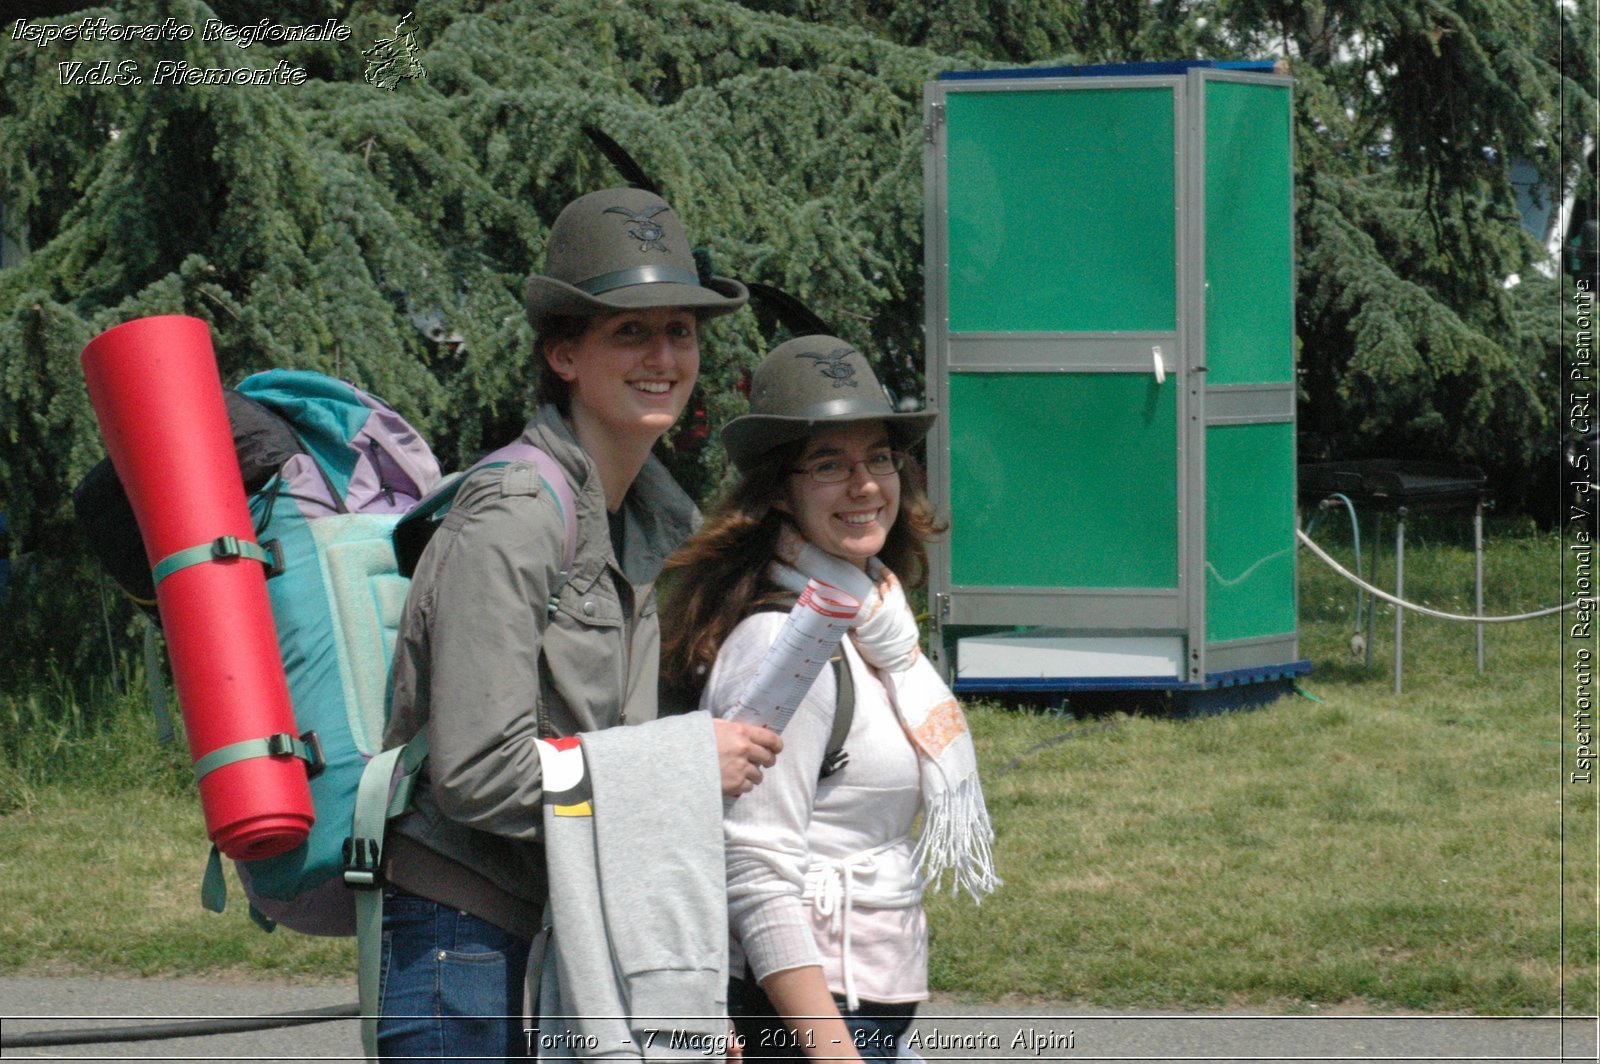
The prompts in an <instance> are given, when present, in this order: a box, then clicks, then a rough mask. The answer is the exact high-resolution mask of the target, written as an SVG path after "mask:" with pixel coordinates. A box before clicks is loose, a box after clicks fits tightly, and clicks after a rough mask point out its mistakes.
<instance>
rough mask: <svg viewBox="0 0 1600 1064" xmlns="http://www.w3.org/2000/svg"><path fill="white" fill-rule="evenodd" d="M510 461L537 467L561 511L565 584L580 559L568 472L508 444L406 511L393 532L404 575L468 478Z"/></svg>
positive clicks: (536, 452)
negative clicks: (575, 560)
mask: <svg viewBox="0 0 1600 1064" xmlns="http://www.w3.org/2000/svg"><path fill="white" fill-rule="evenodd" d="M511 462H529V463H531V464H532V465H534V466H535V467H536V468H537V469H538V470H539V479H540V480H541V481H543V482H544V484H545V486H546V487H547V488H548V489H549V490H550V493H551V494H552V495H553V496H555V500H556V507H557V509H559V510H560V511H561V522H562V527H563V528H564V530H565V539H564V540H563V550H562V560H561V582H562V583H565V582H566V578H567V575H568V574H569V573H571V572H572V563H573V561H574V559H576V558H577V556H578V501H577V498H576V497H575V496H574V495H573V494H572V485H571V484H570V483H568V481H567V474H566V471H565V470H563V469H562V468H561V464H560V463H559V462H557V461H556V460H555V458H554V457H553V456H552V455H551V454H550V453H549V452H548V451H545V450H542V449H540V448H538V447H535V446H534V445H533V444H531V443H508V444H506V445H505V446H504V447H500V448H497V449H496V450H493V451H490V452H489V453H488V454H486V455H484V456H483V457H482V458H480V459H478V461H476V462H474V463H473V464H472V465H471V466H470V467H469V468H468V469H467V470H466V471H465V472H463V473H459V474H457V475H455V476H452V477H447V478H446V479H444V480H442V481H440V482H439V485H438V486H437V487H435V488H434V489H433V490H432V491H430V492H429V493H428V495H427V497H426V498H424V499H423V500H422V501H421V502H419V503H417V505H415V506H413V507H412V508H411V509H410V510H408V511H407V512H406V515H405V516H404V517H402V518H401V519H400V523H399V524H398V525H396V526H395V530H394V548H395V557H396V561H397V562H398V564H399V567H400V575H401V576H406V577H409V576H411V575H412V574H413V573H414V572H416V567H417V561H418V559H420V558H421V557H422V549H423V548H424V547H426V546H427V545H428V540H430V539H432V538H433V533H434V531H435V529H437V528H438V525H439V522H440V521H442V520H444V516H445V514H447V513H449V512H450V507H451V506H453V505H454V504H455V499H456V493H457V492H459V491H460V490H461V485H462V483H463V482H464V481H465V480H466V479H467V477H469V476H471V475H472V474H473V473H476V472H477V471H478V470H480V469H489V468H492V467H494V466H503V465H507V464H509V463H511ZM559 592H560V587H559V586H558V587H556V588H555V589H554V590H553V592H552V596H551V597H552V600H553V599H554V598H555V596H556V594H559Z"/></svg>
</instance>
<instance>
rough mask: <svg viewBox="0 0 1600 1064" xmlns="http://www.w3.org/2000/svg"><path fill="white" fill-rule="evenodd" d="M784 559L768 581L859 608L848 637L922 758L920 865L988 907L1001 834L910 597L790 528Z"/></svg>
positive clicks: (883, 573)
mask: <svg viewBox="0 0 1600 1064" xmlns="http://www.w3.org/2000/svg"><path fill="white" fill-rule="evenodd" d="M777 553H778V558H777V560H776V561H774V562H773V563H772V566H771V569H770V575H771V576H772V578H773V580H774V581H776V582H777V583H778V584H779V585H780V586H781V587H785V588H788V589H789V590H792V591H795V592H797V593H798V592H800V591H803V590H804V589H805V586H806V583H807V581H808V580H813V579H814V580H818V581H821V582H822V583H826V584H831V585H832V586H834V587H837V588H839V589H841V590H843V591H846V592H848V593H849V594H850V595H852V596H853V597H855V598H856V599H858V600H860V602H861V603H862V606H861V612H860V613H859V614H857V615H856V619H855V621H854V622H853V623H852V626H851V633H850V638H851V639H852V641H853V642H854V643H855V645H856V649H857V650H858V651H860V653H861V657H862V658H863V659H864V660H865V661H866V662H867V663H868V664H869V665H872V666H873V667H875V668H876V669H878V671H879V673H880V675H881V676H882V677H883V679H884V680H885V683H884V686H885V688H886V689H887V690H888V692H889V702H890V704H891V705H892V706H894V709H895V712H896V713H897V714H898V715H899V717H900V725H901V727H902V728H904V729H905V732H906V734H907V735H908V736H909V737H910V738H911V742H912V745H913V746H915V747H916V749H917V753H918V754H919V755H920V756H919V758H918V761H919V763H920V765H921V770H922V772H921V774H922V804H923V818H922V835H921V838H919V839H918V840H917V847H916V851H915V853H914V854H913V860H914V862H915V863H916V864H917V866H918V867H919V868H920V869H921V871H922V876H923V879H924V881H925V882H927V883H928V884H929V885H930V886H932V887H933V888H934V889H935V890H937V889H938V887H939V886H940V884H941V881H942V879H943V877H944V873H945V872H947V871H948V872H951V873H953V874H954V881H953V882H952V883H951V885H950V891H951V893H952V894H953V893H955V892H956V890H957V888H965V890H966V891H967V893H968V894H970V895H972V900H973V901H975V902H981V901H982V900H983V897H982V896H983V895H984V894H988V893H990V892H991V891H993V890H994V889H995V888H996V887H998V886H1000V882H1001V881H1000V878H999V877H998V876H996V875H995V872H994V857H993V855H992V853H991V851H990V844H991V843H992V842H993V840H994V829H993V828H992V827H991V826H990V824H989V810H988V809H987V807H985V805H984V803H983V787H982V785H981V784H980V783H979V781H978V756H977V751H976V750H975V749H974V748H973V745H972V733H971V732H969V731H968V730H967V718H966V715H965V714H963V713H962V712H961V706H960V704H959V703H958V702H957V701H956V697H955V695H953V694H951V692H950V688H948V687H946V686H945V684H944V681H943V680H941V679H940V678H939V674H938V672H937V671H935V670H934V667H933V664H932V663H931V662H929V661H928V659H927V658H925V657H924V656H923V654H922V647H921V633H920V632H919V631H918V629H917V620H916V617H915V616H914V615H913V614H912V612H911V606H910V604H909V603H908V602H907V601H906V595H905V589H904V588H903V587H901V586H900V581H899V580H898V579H897V578H896V577H895V575H894V573H892V572H890V571H889V570H888V569H887V568H885V567H884V565H883V563H881V562H879V561H878V559H876V558H873V559H871V561H869V562H868V572H867V573H863V572H862V571H861V570H860V569H857V568H856V567H855V566H853V565H851V564H850V563H849V562H846V561H844V560H843V559H841V558H836V557H834V556H833V555H831V554H828V553H826V552H825V551H822V550H819V549H818V548H817V547H814V546H812V545H811V544H810V543H808V542H807V541H806V540H805V539H804V538H802V537H801V536H800V535H799V533H798V532H796V531H794V530H793V529H791V528H789V527H788V526H785V528H784V530H783V534H782V535H781V536H780V537H779V541H778V550H777ZM869 573H870V576H869Z"/></svg>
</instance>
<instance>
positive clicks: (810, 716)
mask: <svg viewBox="0 0 1600 1064" xmlns="http://www.w3.org/2000/svg"><path fill="white" fill-rule="evenodd" d="M784 619H785V614H782V613H770V612H768V613H757V614H753V615H752V616H750V617H748V618H746V619H745V620H744V621H743V622H742V623H740V624H739V626H738V627H736V628H735V629H734V630H733V632H732V633H731V634H730V635H729V637H728V639H727V641H726V642H725V643H724V644H723V646H722V650H721V652H720V653H719V654H718V656H717V661H716V664H715V665H714V666H713V668H712V670H711V677H710V679H709V681H708V682H707V684H706V690H705V694H704V695H703V697H702V699H701V708H703V709H709V710H710V711H712V712H713V713H715V714H717V715H719V716H721V715H725V714H726V713H727V712H729V711H730V710H731V708H732V707H733V704H734V703H735V701H736V700H737V699H738V697H739V695H740V694H741V693H742V692H743V691H744V689H745V686H746V685H747V683H748V682H749V680H750V677H751V676H753V675H754V673H755V671H756V669H757V667H758V666H759V665H760V663H761V660H762V658H763V657H764V656H765V655H766V652H767V650H768V648H769V647H770V646H771V645H772V643H773V642H774V641H775V640H776V639H777V637H778V633H779V631H780V630H781V629H782V628H783V623H784ZM844 646H845V659H846V661H847V662H848V663H849V666H850V671H851V676H852V678H853V679H854V680H855V712H854V715H853V717H852V719H851V724H850V732H849V734H848V735H847V736H846V739H845V747H844V748H845V751H846V752H847V753H848V755H849V762H848V763H847V764H846V765H845V766H844V767H843V768H842V769H840V770H839V771H837V772H835V773H833V774H832V775H830V776H829V777H828V778H827V779H825V780H822V781H820V783H819V781H818V779H817V776H818V771H819V769H820V767H821V764H822V758H823V755H824V754H825V752H826V749H827V745H828V737H829V734H830V733H831V731H832V728H833V712H834V706H835V704H836V702H837V685H836V682H835V680H834V675H833V670H832V669H824V670H823V671H822V673H821V675H820V676H818V678H817V681H816V683H815V684H813V685H812V688H811V691H810V693H808V694H807V696H806V698H805V700H804V701H803V702H801V704H800V707H799V709H798V710H797V711H796V712H795V715H794V718H793V719H792V720H791V721H790V722H789V726H788V727H787V728H786V729H785V730H784V733H783V752H782V753H781V754H779V755H778V761H777V764H776V765H774V766H772V767H771V768H769V769H766V770H765V773H764V776H763V779H762V781H761V783H760V784H759V785H757V787H756V788H755V790H753V791H751V792H750V793H749V794H746V795H743V796H741V797H739V798H737V799H734V800H732V801H731V802H729V803H728V805H727V812H726V814H725V817H724V822H723V823H724V829H725V833H726V839H727V861H728V905H729V918H730V920H731V922H732V930H733V934H734V938H735V940H736V947H735V956H734V958H733V968H732V970H733V971H734V973H735V974H738V973H739V972H740V971H741V970H742V969H743V967H744V963H745V962H746V961H747V962H748V965H749V967H750V969H751V970H752V971H753V973H754V975H755V976H756V978H758V979H762V978H765V977H766V976H768V975H770V974H771V973H773V972H777V971H783V970H785V969H788V968H798V967H801V966H804V965H809V964H820V965H822V968H823V972H824V975H825V976H826V977H827V980H828V985H829V988H830V989H831V990H832V991H833V992H834V993H836V994H841V995H842V994H845V993H847V991H848V990H849V989H852V988H853V989H854V990H855V991H856V994H857V996H858V997H859V998H861V999H862V1000H866V1001H878V1002H907V1001H921V1000H924V999H925V998H926V997H927V996H928V995H927V970H928V961H927V956H928V954H927V948H928V947H927V924H926V920H925V918H924V916H923V912H922V905H921V898H922V881H921V878H920V877H919V876H918V875H917V872H916V870H915V868H914V867H913V866H912V864H911V851H912V848H913V845H914V842H915V840H914V839H912V838H911V837H910V834H909V833H910V831H911V829H912V826H913V824H914V822H915V820H916V818H917V814H918V813H919V812H920V811H921V807H922V790H921V783H920V776H919V773H918V764H917V753H916V751H915V749H914V748H913V747H912V745H911V742H910V740H909V739H908V738H907V737H906V734H905V732H904V730H903V729H902V728H901V726H900V721H899V718H898V717H897V716H896V715H895V712H894V709H893V708H892V707H891V706H890V704H889V699H888V694H887V693H886V692H885V690H884V688H883V684H882V683H881V682H880V681H879V680H878V678H877V676H876V675H875V674H874V672H873V670H872V669H871V667H870V666H868V665H867V664H866V663H865V662H863V661H862V660H861V658H860V656H859V655H858V654H857V653H856V652H855V648H854V647H853V646H851V645H850V642H849V640H846V641H845V644H844ZM830 869H831V871H830ZM847 892H848V894H849V895H850V901H849V903H848V904H847V901H846V898H845V894H846V893H847ZM847 908H848V910H849V912H848V920H846V919H845V917H846V909H847ZM847 946H848V948H847Z"/></svg>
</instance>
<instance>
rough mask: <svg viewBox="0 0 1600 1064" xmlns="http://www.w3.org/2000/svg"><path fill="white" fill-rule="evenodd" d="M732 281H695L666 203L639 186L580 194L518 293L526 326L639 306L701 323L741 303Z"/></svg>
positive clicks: (689, 254) (685, 240) (689, 250)
mask: <svg viewBox="0 0 1600 1064" xmlns="http://www.w3.org/2000/svg"><path fill="white" fill-rule="evenodd" d="M749 298H750V293H749V292H748V291H746V290H745V287H744V285H742V284H740V283H739V282H738V281H735V280H734V279H733V278H731V277H712V278H710V279H708V280H707V281H705V283H702V282H701V279H700V274H699V271H698V270H697V269H696V267H695V260H694V249H693V247H692V246H691V245H690V243H689V234H688V233H687V232H686V231H685V230H684V228H683V223H682V222H681V221H679V220H678V215H677V213H676V212H674V211H673V209H672V208H671V207H670V206H668V205H667V202H666V201H665V200H663V199H662V198H661V197H660V196H657V195H656V194H655V193H653V192H646V191H644V190H643V189H638V188H608V189H602V190H601V191H599V192H591V193H589V194H588V195H586V196H579V197H578V198H577V199H575V200H573V201H572V202H571V203H569V204H567V205H566V207H565V208H564V209H563V210H562V211H561V214H560V215H558V216H557V217H556V221H555V224H554V225H552V226H551V227H550V239H549V240H548V241H547V242H546V244H545V272H544V273H543V274H536V275H534V276H532V277H530V278H528V284H527V287H526V288H525V289H524V291H523V300H524V304H525V306H526V307H527V310H528V321H529V322H531V323H532V324H533V328H534V330H535V331H536V332H542V331H543V330H544V325H545V323H546V322H547V321H549V320H550V319H551V318H552V317H557V316H563V315H567V316H576V317H589V316H591V315H595V314H611V313H615V312H617V311H622V310H637V309H639V308H641V307H687V308H689V309H692V310H694V311H695V312H696V313H697V314H698V315H699V316H701V317H703V318H710V317H715V316H717V315H719V314H727V313H729V312H731V311H735V310H738V309H739V308H740V307H742V306H744V304H745V302H746V300H748V299H749Z"/></svg>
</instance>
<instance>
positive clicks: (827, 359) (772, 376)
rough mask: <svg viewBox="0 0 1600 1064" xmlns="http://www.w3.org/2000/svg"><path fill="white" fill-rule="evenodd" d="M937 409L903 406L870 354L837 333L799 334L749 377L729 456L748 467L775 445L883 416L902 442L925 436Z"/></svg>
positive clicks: (728, 436) (730, 434)
mask: <svg viewBox="0 0 1600 1064" xmlns="http://www.w3.org/2000/svg"><path fill="white" fill-rule="evenodd" d="M938 416H939V415H938V412H937V411H934V410H918V411H916V412H914V413H900V412H898V411H896V410H895V408H894V405H893V404H892V403H891V402H890V401H889V393H888V392H886V391H884V389H883V385H881V384H879V383H878V378H877V375H876V374H874V373H873V372H872V366H871V364H870V363H868V362H867V359H866V356H864V355H862V354H861V352H859V351H857V350H856V349H855V348H853V347H851V346H850V345H849V344H847V343H845V342H844V341H843V340H840V339H838V338H836V337H833V336H801V337H798V338H797V339H794V340H789V341H787V342H785V343H781V344H779V345H778V346H777V347H775V348H773V349H772V353H771V354H769V355H768V356H767V357H766V358H764V359H762V360H761V365H759V366H757V367H756V370H755V373H754V374H752V375H751V378H750V412H749V413H748V414H745V415H743V416H741V417H736V418H734V419H733V420H732V421H730V422H728V424H727V426H726V427H725V428H724V429H723V430H722V443H723V446H725V447H726V448H727V450H728V457H729V458H731V459H732V460H733V464H734V465H736V466H738V467H739V468H740V469H741V470H744V471H749V469H750V467H751V466H753V465H754V464H755V463H756V461H757V460H758V459H760V458H761V456H762V455H764V454H766V453H767V452H768V451H770V450H772V449H773V448H774V447H779V446H782V445H783V444H785V443H789V442H791V441H794V440H800V439H804V438H805V437H807V436H809V435H811V434H812V433H813V432H815V431H817V430H818V429H819V428H824V427H826V426H829V425H839V424H847V423H849V422H852V421H882V422H883V423H884V424H885V425H887V426H888V429H889V433H890V435H891V436H893V438H894V440H895V443H896V444H897V445H898V446H901V447H907V446H910V445H911V444H913V443H916V442H917V441H918V440H920V439H921V438H922V437H923V436H925V435H927V432H928V429H929V428H931V427H932V426H933V423H934V421H935V419H937V418H938Z"/></svg>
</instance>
